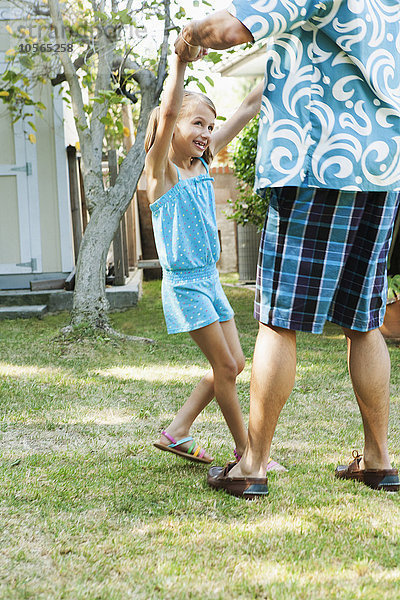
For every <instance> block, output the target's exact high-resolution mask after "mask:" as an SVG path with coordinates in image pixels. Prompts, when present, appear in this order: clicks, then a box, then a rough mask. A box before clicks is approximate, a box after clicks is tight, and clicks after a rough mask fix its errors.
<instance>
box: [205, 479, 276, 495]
mask: <svg viewBox="0 0 400 600" xmlns="http://www.w3.org/2000/svg"><path fill="white" fill-rule="evenodd" d="M207 483H208V485H209V486H210V487H211V488H213V489H214V490H217V491H218V492H219V491H220V490H223V491H224V492H227V493H228V494H230V495H231V496H235V497H236V498H244V499H245V500H255V499H256V498H261V497H263V496H268V494H269V490H268V486H267V485H265V484H264V483H261V484H260V483H253V484H251V485H250V486H249V487H248V488H247V489H245V490H243V491H242V490H240V489H229V488H228V487H224V486H221V485H218V483H216V482H212V481H207Z"/></svg>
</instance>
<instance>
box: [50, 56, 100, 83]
mask: <svg viewBox="0 0 400 600" xmlns="http://www.w3.org/2000/svg"><path fill="white" fill-rule="evenodd" d="M93 54H94V50H93V48H87V50H86V51H85V52H82V54H81V55H80V56H78V58H77V59H76V60H74V62H73V65H74V68H75V71H78V70H79V69H80V68H81V67H83V65H84V64H86V62H87V61H88V60H89V58H90V57H91V56H93ZM66 80H67V78H66V76H65V73H59V74H58V75H56V76H55V77H53V79H50V82H51V85H53V86H56V85H59V84H60V83H63V82H64V81H66Z"/></svg>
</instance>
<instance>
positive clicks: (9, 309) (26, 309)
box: [0, 304, 47, 320]
mask: <svg viewBox="0 0 400 600" xmlns="http://www.w3.org/2000/svg"><path fill="white" fill-rule="evenodd" d="M46 312H47V306H46V305H45V304H37V305H34V306H33V305H31V306H0V320H2V319H29V318H30V317H43V315H45V314H46Z"/></svg>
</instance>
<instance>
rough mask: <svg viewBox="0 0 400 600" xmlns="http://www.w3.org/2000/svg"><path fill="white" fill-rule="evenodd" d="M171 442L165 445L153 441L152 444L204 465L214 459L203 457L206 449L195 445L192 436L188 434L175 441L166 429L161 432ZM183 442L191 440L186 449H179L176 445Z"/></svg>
mask: <svg viewBox="0 0 400 600" xmlns="http://www.w3.org/2000/svg"><path fill="white" fill-rule="evenodd" d="M161 434H162V435H164V436H165V437H166V438H167V439H168V440H169V441H170V442H171V443H170V444H168V446H166V445H165V444H160V443H159V442H155V443H154V446H155V447H156V448H158V449H159V450H166V451H167V452H172V454H177V455H178V456H182V458H186V459H187V460H192V461H193V462H199V463H203V464H206V465H209V464H210V463H211V462H212V461H213V460H214V459H213V458H211V459H209V458H204V455H205V453H206V451H205V450H204V448H201V447H200V446H197V445H196V442H195V441H194V439H193V438H192V436H190V435H189V436H188V437H185V438H182V439H181V440H178V441H176V440H175V439H174V438H173V437H172V435H169V433H167V432H166V431H162V432H161ZM185 442H192V443H191V444H190V446H189V448H188V449H187V450H179V449H178V446H181V445H182V444H184V443H185Z"/></svg>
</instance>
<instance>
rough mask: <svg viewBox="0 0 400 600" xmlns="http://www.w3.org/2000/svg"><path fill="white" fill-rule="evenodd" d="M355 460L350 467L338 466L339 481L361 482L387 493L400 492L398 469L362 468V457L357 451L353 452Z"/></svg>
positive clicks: (336, 470)
mask: <svg viewBox="0 0 400 600" xmlns="http://www.w3.org/2000/svg"><path fill="white" fill-rule="evenodd" d="M353 459H354V460H352V461H351V463H350V464H349V465H348V466H346V465H338V466H337V467H336V469H335V477H337V478H338V479H352V480H354V481H359V482H360V483H364V484H365V485H367V486H368V487H370V488H372V489H374V490H385V491H387V492H398V491H399V490H400V481H399V473H398V470H397V469H363V468H360V466H361V465H360V463H362V455H361V454H358V452H357V450H354V451H353Z"/></svg>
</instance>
